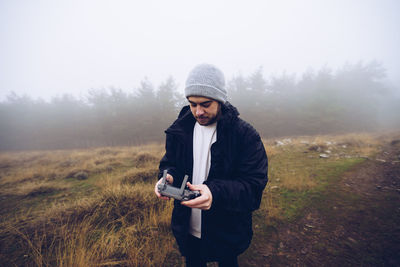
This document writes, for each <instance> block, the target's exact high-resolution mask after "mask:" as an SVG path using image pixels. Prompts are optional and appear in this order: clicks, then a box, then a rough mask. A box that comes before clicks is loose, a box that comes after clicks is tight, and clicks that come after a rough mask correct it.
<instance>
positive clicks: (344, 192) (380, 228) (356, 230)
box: [259, 141, 400, 266]
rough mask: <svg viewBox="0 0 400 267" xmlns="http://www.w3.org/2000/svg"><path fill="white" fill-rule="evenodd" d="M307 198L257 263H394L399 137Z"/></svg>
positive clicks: (399, 253)
mask: <svg viewBox="0 0 400 267" xmlns="http://www.w3.org/2000/svg"><path fill="white" fill-rule="evenodd" d="M312 203H313V204H312V205H311V206H310V207H309V208H307V210H306V212H305V216H304V217H303V218H302V219H300V220H299V221H296V222H294V223H293V224H289V225H285V226H282V227H279V228H278V229H277V230H276V231H275V232H274V233H273V234H272V237H271V238H270V240H268V241H266V247H264V248H263V249H262V250H261V251H259V253H261V255H263V257H264V260H265V261H264V263H263V266H400V141H398V142H396V141H393V142H392V143H391V144H389V145H388V146H387V147H385V148H384V149H383V152H381V153H380V154H379V155H377V156H376V157H374V158H371V159H368V160H366V161H365V162H363V163H362V164H360V165H359V166H357V167H356V168H355V169H353V170H351V171H350V172H347V173H346V174H345V175H344V177H342V179H341V180H340V182H339V183H338V184H336V185H334V186H332V187H330V188H329V189H328V191H326V192H324V193H323V195H316V196H314V197H313V201H312Z"/></svg>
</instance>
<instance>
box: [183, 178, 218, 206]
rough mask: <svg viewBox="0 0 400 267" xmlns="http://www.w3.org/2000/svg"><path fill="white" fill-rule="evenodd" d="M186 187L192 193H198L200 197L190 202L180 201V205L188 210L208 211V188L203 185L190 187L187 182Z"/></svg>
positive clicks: (210, 195)
mask: <svg viewBox="0 0 400 267" xmlns="http://www.w3.org/2000/svg"><path fill="white" fill-rule="evenodd" d="M187 186H188V187H189V189H190V190H192V191H194V190H197V191H200V194H201V196H199V197H197V198H195V199H192V200H188V201H182V202H181V204H182V205H185V206H186V207H189V208H197V209H201V210H209V209H210V208H211V204H212V194H211V191H210V189H209V188H208V186H207V185H205V184H199V185H192V184H191V183H189V182H188V183H187Z"/></svg>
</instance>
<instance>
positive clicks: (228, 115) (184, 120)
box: [165, 102, 239, 135]
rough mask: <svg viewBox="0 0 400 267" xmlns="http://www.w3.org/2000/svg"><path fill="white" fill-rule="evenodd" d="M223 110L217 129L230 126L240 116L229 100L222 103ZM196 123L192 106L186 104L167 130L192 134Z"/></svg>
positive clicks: (174, 132)
mask: <svg viewBox="0 0 400 267" xmlns="http://www.w3.org/2000/svg"><path fill="white" fill-rule="evenodd" d="M221 112H222V114H221V117H220V118H219V120H218V124H217V125H218V126H217V131H221V130H225V129H227V128H230V127H231V126H232V124H233V122H234V121H235V120H237V119H238V116H239V111H238V110H237V109H236V108H235V107H234V106H232V105H231V104H230V103H229V102H226V103H225V104H222V106H221ZM195 123H196V119H195V118H194V117H193V114H192V112H191V111H190V107H189V106H184V107H183V108H182V110H181V111H180V112H179V115H178V118H177V119H176V120H175V121H174V123H172V125H171V126H170V127H169V128H168V129H167V130H166V131H165V132H166V133H171V134H178V135H187V134H191V133H192V131H193V127H194V124H195Z"/></svg>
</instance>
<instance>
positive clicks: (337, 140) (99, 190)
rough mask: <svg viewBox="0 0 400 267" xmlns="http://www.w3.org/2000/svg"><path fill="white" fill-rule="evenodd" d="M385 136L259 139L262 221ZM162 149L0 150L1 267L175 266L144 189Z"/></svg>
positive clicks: (160, 215) (155, 205) (162, 210)
mask: <svg viewBox="0 0 400 267" xmlns="http://www.w3.org/2000/svg"><path fill="white" fill-rule="evenodd" d="M391 137H392V135H387V136H384V137H382V136H375V135H371V134H352V135H340V136H304V137H296V138H286V139H285V140H264V143H265V146H266V149H267V153H268V156H269V166H270V168H269V178H270V182H269V184H268V186H267V188H266V190H265V193H264V197H263V202H262V206H261V209H260V211H259V212H260V213H267V214H268V217H267V218H268V219H267V220H266V221H265V223H267V224H268V223H271V221H273V220H280V219H282V218H283V214H284V209H285V207H284V198H283V195H284V194H286V193H287V192H295V193H298V192H300V193H301V192H306V191H307V190H313V188H316V187H318V186H320V185H321V182H322V181H323V179H324V175H329V172H328V171H327V170H329V168H332V166H337V165H338V164H342V163H343V162H346V161H349V160H352V159H354V158H360V157H367V156H368V157H371V156H372V155H373V154H374V153H376V152H377V151H378V150H379V149H380V146H381V144H382V141H388V142H390V138H391ZM277 141H280V142H281V143H283V144H280V143H279V142H277ZM327 151H329V153H328V152H327ZM163 152H164V147H163V145H160V144H151V145H148V146H141V147H113V148H108V147H107V148H96V149H88V150H63V151H61V150H60V151H32V152H12V153H0V188H1V189H0V203H1V214H2V219H1V221H0V263H1V265H11V266H12V265H18V266H20V265H36V266H163V265H166V266H179V265H182V264H183V261H182V259H181V257H180V256H179V253H178V251H177V249H176V246H175V242H174V238H173V236H172V234H171V232H170V228H169V224H170V216H171V211H172V202H164V201H160V200H158V199H157V198H156V197H155V195H154V193H153V188H154V182H155V181H156V175H157V167H158V162H159V160H160V159H161V157H162V155H163ZM321 153H327V154H329V156H330V157H329V158H326V159H322V158H320V157H319V155H320V154H321ZM79 172H85V173H87V179H83V180H82V179H79V178H78V177H77V176H76V174H77V173H79Z"/></svg>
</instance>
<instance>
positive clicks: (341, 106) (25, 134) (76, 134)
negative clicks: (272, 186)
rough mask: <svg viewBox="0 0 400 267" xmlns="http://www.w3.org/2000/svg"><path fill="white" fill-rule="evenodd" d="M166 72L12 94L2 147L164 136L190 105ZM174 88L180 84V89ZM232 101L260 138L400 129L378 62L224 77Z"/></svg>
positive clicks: (0, 105) (0, 114) (394, 94)
mask: <svg viewBox="0 0 400 267" xmlns="http://www.w3.org/2000/svg"><path fill="white" fill-rule="evenodd" d="M178 87H179V86H178V85H177V83H176V82H175V80H174V79H173V78H172V77H170V78H168V79H167V80H166V81H165V82H163V83H161V84H160V85H159V86H158V87H155V86H154V85H153V84H152V83H151V82H150V81H148V80H143V81H142V82H141V84H140V86H139V87H138V88H135V90H132V91H131V92H126V91H124V90H122V89H120V88H108V89H92V90H89V91H88V92H87V94H86V95H85V96H84V97H82V98H76V97H74V96H72V95H69V94H65V95H62V96H57V97H53V98H52V99H51V100H50V101H44V100H42V99H40V98H39V99H33V98H31V97H29V96H27V95H22V96H21V95H17V94H15V93H10V94H9V95H8V96H7V98H6V99H5V100H4V101H2V102H0V124H1V130H0V149H1V150H24V149H66V148H84V147H96V146H122V145H138V144H144V143H148V142H161V141H163V140H164V130H165V129H166V128H167V127H168V126H169V125H170V124H171V122H173V120H174V119H175V118H176V116H177V114H178V112H179V110H180V109H181V108H182V107H183V106H184V105H186V104H187V101H186V100H185V98H184V96H183V92H182V93H180V92H179V91H183V89H182V88H178ZM178 89H179V90H178ZM227 91H228V98H229V101H230V102H231V103H232V104H233V105H234V106H236V107H237V108H238V109H239V112H240V113H241V117H243V118H244V119H246V120H247V121H249V122H251V123H252V124H253V125H254V126H255V128H256V129H257V130H258V131H259V132H260V134H261V136H263V137H265V138H269V137H279V136H290V135H309V134H328V133H345V132H359V131H377V130H381V129H398V128H399V127H400V119H399V117H400V115H399V114H400V105H398V103H400V101H399V100H400V94H399V90H398V88H395V87H392V86H390V85H388V84H387V83H385V70H384V68H383V67H382V65H381V64H379V63H377V62H369V63H362V62H359V63H356V64H345V65H344V66H343V67H341V68H339V69H337V70H335V71H333V70H332V69H330V68H328V67H323V68H321V69H319V70H317V71H313V70H309V71H307V72H305V73H303V74H302V75H301V76H300V77H297V76H296V75H294V74H287V73H282V74H281V75H276V76H270V77H269V78H267V77H264V75H263V70H262V68H259V69H257V70H256V71H255V72H254V73H252V74H251V75H249V76H243V75H237V76H235V77H233V78H231V79H230V80H228V81H227Z"/></svg>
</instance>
